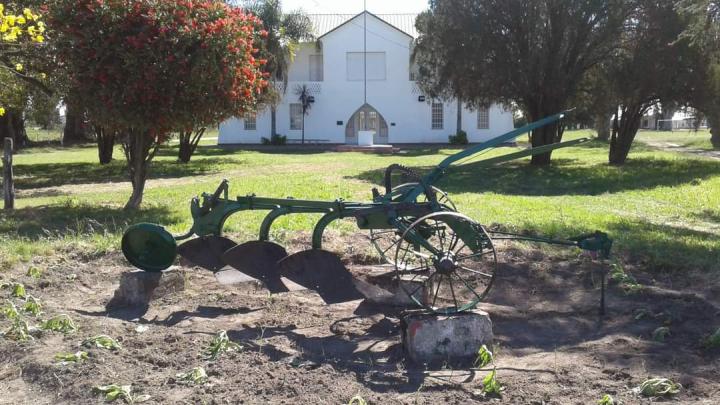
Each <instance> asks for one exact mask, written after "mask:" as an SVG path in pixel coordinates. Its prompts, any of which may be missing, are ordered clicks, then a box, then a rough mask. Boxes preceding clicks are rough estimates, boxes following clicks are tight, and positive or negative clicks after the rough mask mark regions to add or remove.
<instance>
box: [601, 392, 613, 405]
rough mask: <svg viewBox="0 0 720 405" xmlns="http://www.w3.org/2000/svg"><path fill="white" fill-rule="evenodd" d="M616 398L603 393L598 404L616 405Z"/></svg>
mask: <svg viewBox="0 0 720 405" xmlns="http://www.w3.org/2000/svg"><path fill="white" fill-rule="evenodd" d="M615 404H616V402H615V399H614V398H613V397H612V396H611V395H610V394H605V395H603V397H602V398H600V400H599V401H598V405H615Z"/></svg>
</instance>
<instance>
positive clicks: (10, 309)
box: [0, 300, 20, 320]
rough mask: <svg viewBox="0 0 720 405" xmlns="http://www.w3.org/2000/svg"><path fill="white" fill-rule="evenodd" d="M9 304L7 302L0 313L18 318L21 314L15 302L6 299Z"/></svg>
mask: <svg viewBox="0 0 720 405" xmlns="http://www.w3.org/2000/svg"><path fill="white" fill-rule="evenodd" d="M5 301H6V302H7V304H5V306H4V307H2V310H0V313H2V314H3V315H5V317H6V318H8V319H11V320H12V319H17V318H18V317H19V316H20V312H19V311H18V309H17V307H16V306H15V304H13V302H12V301H10V300H5Z"/></svg>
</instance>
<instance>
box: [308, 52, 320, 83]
mask: <svg viewBox="0 0 720 405" xmlns="http://www.w3.org/2000/svg"><path fill="white" fill-rule="evenodd" d="M310 81H311V82H321V81H323V56H322V55H310Z"/></svg>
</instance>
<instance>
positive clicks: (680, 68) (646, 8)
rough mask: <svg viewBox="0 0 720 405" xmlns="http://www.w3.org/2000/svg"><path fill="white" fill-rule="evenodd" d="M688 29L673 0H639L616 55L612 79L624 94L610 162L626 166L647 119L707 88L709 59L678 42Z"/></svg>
mask: <svg viewBox="0 0 720 405" xmlns="http://www.w3.org/2000/svg"><path fill="white" fill-rule="evenodd" d="M685 28H686V22H685V20H684V19H683V18H682V17H681V16H680V15H679V14H678V12H677V10H676V8H675V1H673V0H636V1H635V8H634V10H633V13H632V15H631V16H630V17H629V18H628V24H627V25H626V30H625V31H624V33H623V36H622V44H623V45H622V47H620V48H619V49H618V50H617V52H616V53H615V54H614V55H613V57H612V62H611V65H610V68H609V69H608V74H609V81H610V82H611V83H612V86H613V91H614V93H615V94H617V96H618V104H619V108H618V110H617V111H616V112H615V119H614V125H613V131H612V135H611V138H610V154H609V161H610V164H614V165H620V164H623V163H625V161H626V159H627V156H628V153H629V151H630V147H631V146H632V143H633V140H634V139H635V134H636V133H637V131H638V128H639V127H640V122H641V120H642V117H643V115H645V113H647V111H648V110H649V109H650V108H652V107H654V106H656V105H658V103H661V104H662V105H663V110H673V109H674V108H672V106H673V105H685V104H687V103H689V102H690V101H691V100H692V94H693V93H695V92H696V91H697V89H698V88H699V86H701V85H702V74H698V73H700V72H699V71H698V69H701V68H702V65H703V63H704V62H703V59H704V57H703V55H702V54H701V52H698V49H697V48H694V47H692V46H690V44H689V41H688V40H687V39H682V38H680V39H678V37H679V35H680V34H681V33H682V32H683V31H684V29H685Z"/></svg>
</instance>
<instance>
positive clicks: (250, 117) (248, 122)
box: [243, 113, 257, 131]
mask: <svg viewBox="0 0 720 405" xmlns="http://www.w3.org/2000/svg"><path fill="white" fill-rule="evenodd" d="M243 124H244V125H245V130H246V131H254V130H256V129H257V116H256V115H255V114H251V113H247V114H245V116H244V117H243Z"/></svg>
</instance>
